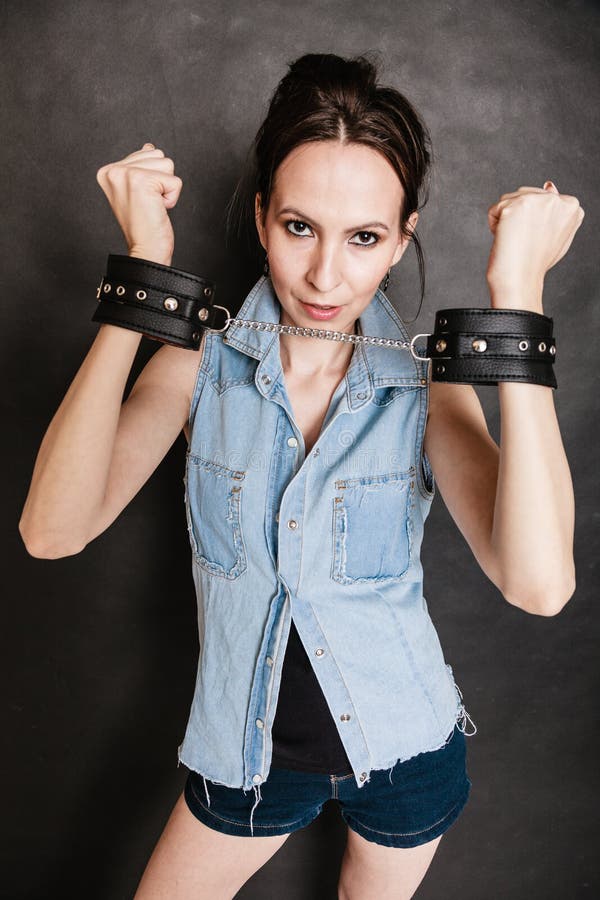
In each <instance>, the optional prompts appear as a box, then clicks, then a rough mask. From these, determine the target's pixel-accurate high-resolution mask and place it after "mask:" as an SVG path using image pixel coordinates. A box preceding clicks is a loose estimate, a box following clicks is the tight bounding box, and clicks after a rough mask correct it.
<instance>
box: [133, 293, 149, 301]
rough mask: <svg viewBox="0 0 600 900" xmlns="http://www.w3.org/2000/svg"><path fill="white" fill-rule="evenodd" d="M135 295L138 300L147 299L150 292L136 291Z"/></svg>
mask: <svg viewBox="0 0 600 900" xmlns="http://www.w3.org/2000/svg"><path fill="white" fill-rule="evenodd" d="M135 296H136V297H137V298H138V300H145V299H146V297H147V296H148V294H147V293H146V291H136V292H135Z"/></svg>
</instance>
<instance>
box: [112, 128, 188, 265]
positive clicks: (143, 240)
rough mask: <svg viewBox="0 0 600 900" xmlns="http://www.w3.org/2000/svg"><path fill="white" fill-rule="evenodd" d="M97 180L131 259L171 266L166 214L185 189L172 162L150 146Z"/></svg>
mask: <svg viewBox="0 0 600 900" xmlns="http://www.w3.org/2000/svg"><path fill="white" fill-rule="evenodd" d="M96 180H97V181H98V184H99V185H100V187H101V188H102V190H103V191H104V193H105V194H106V197H107V198H108V202H109V203H110V206H111V208H112V210H113V212H114V214H115V216H116V218H117V221H118V222H119V225H120V226H121V229H122V231H123V234H124V235H125V240H126V241H127V247H128V249H129V255H130V256H141V257H143V258H144V259H152V261H153V262H164V263H165V264H167V265H170V260H171V257H172V255H173V249H174V246H175V236H174V234H173V228H172V225H171V221H170V219H169V216H168V215H167V210H168V209H172V208H173V207H174V206H175V204H176V203H177V200H178V199H179V194H180V193H181V188H182V186H183V182H182V180H181V178H179V177H178V176H177V175H175V174H174V163H173V160H172V159H168V158H167V157H165V154H164V153H163V151H162V150H158V149H157V148H156V147H154V145H153V144H150V143H147V144H144V146H143V147H142V148H141V150H135V151H134V152H133V153H130V154H129V156H126V157H125V158H124V159H122V160H119V161H118V162H114V163H108V164H107V165H105V166H102V167H101V168H100V169H98V172H97V173H96Z"/></svg>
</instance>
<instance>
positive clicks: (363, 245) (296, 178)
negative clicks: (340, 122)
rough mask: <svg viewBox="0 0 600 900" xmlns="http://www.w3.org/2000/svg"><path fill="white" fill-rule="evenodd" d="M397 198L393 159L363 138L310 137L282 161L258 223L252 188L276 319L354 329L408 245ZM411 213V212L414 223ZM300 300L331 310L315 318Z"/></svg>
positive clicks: (413, 219) (413, 223)
mask: <svg viewBox="0 0 600 900" xmlns="http://www.w3.org/2000/svg"><path fill="white" fill-rule="evenodd" d="M403 197H404V191H403V188H402V185H401V183H400V180H399V179H398V176H397V175H396V173H395V171H394V169H393V168H392V166H391V165H390V164H389V163H388V161H387V160H386V159H385V158H384V157H383V156H382V155H381V154H380V153H378V152H377V151H376V150H372V149H371V148H370V147H366V146H365V145H363V144H343V143H341V142H338V141H314V142H311V143H306V144H302V145H301V146H299V147H296V148H295V149H294V150H293V151H292V152H291V153H290V154H289V155H288V156H287V157H286V158H285V159H284V160H283V162H282V163H281V165H280V166H279V168H278V169H277V172H276V176H275V182H274V185H273V191H272V193H271V200H270V203H269V208H268V210H267V215H266V217H265V221H264V223H263V221H262V218H261V207H260V194H257V195H256V227H257V229H258V233H259V238H260V241H261V244H262V245H263V247H264V248H265V250H266V251H267V252H268V255H269V268H270V275H271V280H272V282H273V287H274V289H275V292H276V294H277V297H278V299H279V301H280V303H281V306H282V315H281V322H282V323H284V324H293V325H304V326H312V327H324V328H330V329H333V330H336V331H347V332H349V333H352V332H353V330H354V323H355V321H356V319H357V318H358V317H359V316H360V315H361V313H362V312H363V310H364V309H365V308H366V307H367V306H368V304H369V302H370V301H371V299H372V297H373V295H374V293H375V291H376V289H377V287H378V285H379V282H380V281H381V279H382V278H383V277H384V275H385V273H386V272H387V270H388V269H389V268H390V266H392V265H395V263H397V262H398V260H399V259H400V257H401V256H402V254H403V253H404V251H405V249H406V247H407V245H408V239H402V236H401V234H400V209H401V206H402V201H403ZM417 219H418V213H416V212H415V213H413V214H412V216H411V217H410V220H409V222H410V225H411V227H412V228H414V227H415V226H416V224H417ZM301 301H304V303H309V304H314V305H317V306H332V307H336V308H337V310H336V311H334V313H333V316H332V317H331V318H327V319H319V320H316V319H315V315H314V314H311V311H310V310H309V309H307V308H306V306H304V305H303V303H302V302H301ZM319 321H324V322H325V323H326V324H324V325H319Z"/></svg>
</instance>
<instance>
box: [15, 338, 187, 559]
mask: <svg viewBox="0 0 600 900" xmlns="http://www.w3.org/2000/svg"><path fill="white" fill-rule="evenodd" d="M140 339H141V335H140V334H138V333H136V332H133V331H128V330H126V329H123V328H117V327H115V326H112V325H102V326H100V330H99V333H98V335H97V336H96V338H95V340H94V343H93V344H92V347H91V349H90V351H89V352H88V354H87V356H86V358H85V360H84V362H83V363H82V365H81V367H80V369H79V371H78V372H77V375H76V376H75V378H74V380H73V382H72V383H71V385H70V387H69V390H68V391H67V393H66V395H65V397H64V399H63V401H62V403H61V405H60V406H59V408H58V410H57V412H56V413H55V415H54V418H53V419H52V421H51V422H50V425H49V427H48V429H47V431H46V434H45V435H44V438H43V441H42V443H41V446H40V449H39V452H38V456H37V459H36V463H35V468H34V471H33V476H32V479H31V485H30V488H29V493H28V495H27V499H26V501H25V506H24V508H23V512H22V515H21V519H20V522H19V531H20V533H21V537H22V538H23V541H24V543H25V545H26V547H27V550H28V552H29V553H30V554H31V555H32V556H38V557H42V558H46V559H55V558H57V557H62V556H71V555H73V554H76V553H78V552H80V551H81V550H82V549H83V548H84V547H85V546H86V544H87V543H89V542H90V541H91V540H93V538H95V537H97V535H98V534H100V533H101V532H102V531H104V530H105V529H106V528H108V526H109V525H110V524H111V523H112V522H113V521H114V520H115V519H116V518H117V516H118V515H119V513H120V512H121V511H122V510H123V509H124V508H125V506H126V505H127V504H128V503H129V502H130V500H131V499H132V498H133V497H134V496H135V495H136V494H137V492H138V491H139V490H140V488H141V487H142V486H143V485H144V483H145V482H146V481H147V480H148V478H149V477H150V475H151V474H152V472H154V470H155V469H156V467H157V466H158V465H159V463H160V462H161V460H162V459H163V458H164V456H165V455H166V453H167V452H168V450H169V449H170V447H171V446H172V444H173V443H174V441H175V440H176V438H177V436H178V435H179V433H180V432H181V430H182V428H183V427H184V426H185V425H186V423H187V417H188V413H189V403H190V399H191V391H192V388H193V384H194V380H195V376H196V373H197V367H198V364H199V360H200V357H201V353H202V347H201V348H200V350H198V351H191V350H184V349H180V348H177V347H172V346H170V345H166V344H165V345H164V346H163V347H161V348H160V349H159V350H158V351H157V352H156V353H155V354H154V356H152V357H151V359H150V360H149V361H148V363H147V364H146V366H145V367H144V369H143V371H142V373H141V374H140V376H139V378H138V379H137V381H136V382H135V384H134V386H133V388H132V390H131V392H130V394H129V397H128V398H127V400H126V402H125V403H122V398H123V392H124V389H125V384H126V382H127V377H128V374H129V371H130V369H131V364H132V362H133V359H134V357H135V353H136V351H137V348H138V345H139V342H140Z"/></svg>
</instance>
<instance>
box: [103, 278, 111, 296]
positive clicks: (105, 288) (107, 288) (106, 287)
mask: <svg viewBox="0 0 600 900" xmlns="http://www.w3.org/2000/svg"><path fill="white" fill-rule="evenodd" d="M109 291H110V284H109V283H108V281H107V282H106V284H105V285H104V293H105V294H108V292H109Z"/></svg>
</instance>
